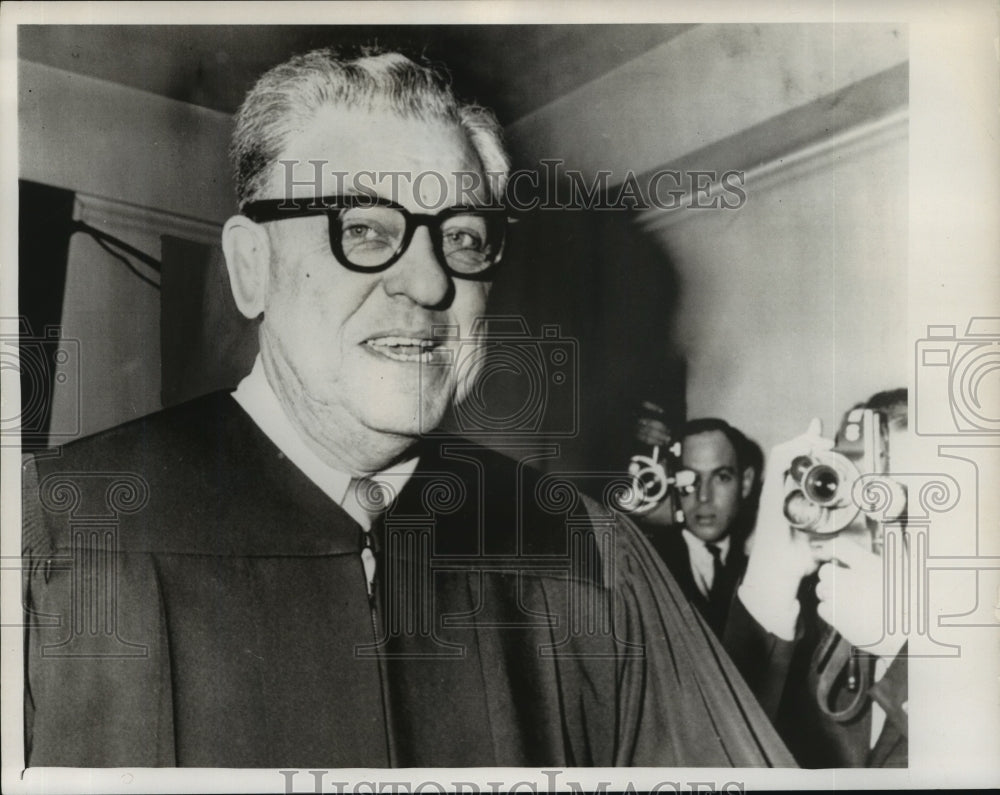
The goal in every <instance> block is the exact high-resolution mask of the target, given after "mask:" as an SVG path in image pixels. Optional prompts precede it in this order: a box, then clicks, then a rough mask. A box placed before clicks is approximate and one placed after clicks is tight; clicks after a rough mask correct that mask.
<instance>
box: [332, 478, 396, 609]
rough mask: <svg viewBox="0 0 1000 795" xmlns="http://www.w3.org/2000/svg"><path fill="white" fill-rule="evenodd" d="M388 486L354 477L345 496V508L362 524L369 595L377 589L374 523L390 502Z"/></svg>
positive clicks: (363, 551) (362, 551)
mask: <svg viewBox="0 0 1000 795" xmlns="http://www.w3.org/2000/svg"><path fill="white" fill-rule="evenodd" d="M389 496H390V495H389V493H388V487H387V486H385V485H384V484H381V483H378V482H377V481H374V480H372V479H371V478H367V477H363V478H352V479H351V482H350V484H349V485H348V487H347V494H346V495H345V496H344V502H343V505H342V507H343V509H344V510H345V511H347V513H349V514H350V515H351V516H352V517H353V518H354V519H356V520H357V522H358V524H360V525H361V530H362V534H361V565H362V566H364V570H365V580H366V581H367V584H368V596H369V598H371V596H372V595H373V594H374V592H375V591H374V589H375V568H376V564H375V552H376V551H377V548H376V542H375V536H374V535H373V533H372V524H373V523H374V522H375V520H376V519H378V517H379V516H380V515H381V514H382V512H383V511H384V510H385V508H386V507H387V506H388V504H389Z"/></svg>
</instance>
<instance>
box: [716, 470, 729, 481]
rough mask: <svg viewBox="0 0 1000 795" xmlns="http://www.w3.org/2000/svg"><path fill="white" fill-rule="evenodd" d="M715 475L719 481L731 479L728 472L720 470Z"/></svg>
mask: <svg viewBox="0 0 1000 795" xmlns="http://www.w3.org/2000/svg"><path fill="white" fill-rule="evenodd" d="M715 477H716V479H717V480H718V481H719V483H730V482H731V481H732V479H733V476H732V473H730V472H720V473H719V474H718V475H716V476H715Z"/></svg>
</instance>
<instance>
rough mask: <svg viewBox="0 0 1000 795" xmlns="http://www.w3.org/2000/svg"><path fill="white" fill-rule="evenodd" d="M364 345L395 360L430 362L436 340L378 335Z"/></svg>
mask: <svg viewBox="0 0 1000 795" xmlns="http://www.w3.org/2000/svg"><path fill="white" fill-rule="evenodd" d="M365 344H366V345H368V346H369V347H370V348H374V349H375V350H377V351H378V352H379V353H380V354H382V355H383V356H386V357H388V358H390V359H394V360H396V361H397V362H425V363H427V362H430V361H432V359H433V356H434V349H435V348H436V347H437V342H435V341H434V340H428V339H423V338H420V337H378V338H377V339H371V340H367V341H366V343H365Z"/></svg>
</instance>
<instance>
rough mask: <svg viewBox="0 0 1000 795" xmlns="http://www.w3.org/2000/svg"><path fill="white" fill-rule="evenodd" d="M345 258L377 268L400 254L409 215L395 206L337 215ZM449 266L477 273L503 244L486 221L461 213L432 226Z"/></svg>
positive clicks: (483, 268)
mask: <svg viewBox="0 0 1000 795" xmlns="http://www.w3.org/2000/svg"><path fill="white" fill-rule="evenodd" d="M332 220H335V221H336V223H335V224H332V225H331V232H333V231H334V230H337V229H339V238H340V247H341V250H342V251H343V253H344V257H345V258H346V259H347V261H348V262H350V263H351V264H352V265H356V266H357V267H360V268H377V267H379V266H381V265H384V264H385V263H386V262H388V261H389V260H391V259H392V258H393V257H394V256H396V255H397V253H398V252H399V250H400V248H401V247H402V245H403V243H404V242H405V241H406V236H407V222H406V216H405V215H404V214H403V213H402V212H400V211H399V210H397V209H394V208H392V207H382V206H376V207H354V208H351V209H347V210H343V211H341V212H340V213H337V214H336V216H335V219H332ZM429 228H430V230H431V234H432V235H436V236H437V237H438V239H437V240H435V245H436V246H438V247H439V249H440V251H441V253H442V254H443V256H444V258H445V260H446V261H447V263H448V266H449V267H450V268H452V269H453V270H455V271H456V272H459V273H477V272H479V271H482V270H485V269H486V268H488V267H489V266H490V265H492V264H493V262H494V260H495V259H496V254H497V253H498V252H499V247H500V244H501V242H502V241H500V240H496V239H495V238H496V237H497V234H496V232H491V226H490V224H488V223H487V221H486V219H485V218H484V217H483V216H482V215H479V214H476V213H457V214H455V215H449V216H447V217H444V218H443V219H442V220H441V221H440V222H439V223H436V224H435V223H432V224H429Z"/></svg>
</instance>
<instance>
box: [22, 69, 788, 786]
mask: <svg viewBox="0 0 1000 795" xmlns="http://www.w3.org/2000/svg"><path fill="white" fill-rule="evenodd" d="M235 121H236V128H235V135H234V140H233V148H232V152H233V161H234V167H235V172H236V182H237V191H238V196H239V202H240V213H239V214H238V215H235V216H233V217H232V218H230V219H229V221H228V222H227V223H226V225H225V228H224V231H223V241H222V242H223V249H224V253H225V256H226V262H227V266H228V269H229V274H230V280H231V286H232V290H233V294H234V297H235V299H236V304H237V306H238V307H239V309H240V311H241V312H242V313H243V314H245V315H246V316H247V317H250V318H259V319H260V328H259V341H260V355H259V357H258V359H257V362H256V364H255V365H254V368H253V370H252V372H251V373H250V374H249V375H248V376H247V377H246V378H245V379H244V380H243V381H242V382H241V383H240V385H239V387H238V388H237V389H236V391H235V392H234V393H228V392H223V393H217V394H213V395H208V396H206V397H203V398H199V399H197V400H194V401H192V402H190V403H187V404H184V405H182V406H179V407H176V408H172V409H168V410H167V411H164V412H161V413H159V414H155V415H152V416H150V417H144V418H141V419H139V420H136V421H134V422H132V423H129V424H127V425H125V426H121V427H119V428H114V429H111V430H109V431H106V432H103V433H101V434H98V435H96V436H93V437H90V438H88V439H83V440H80V441H77V442H74V443H73V444H70V445H67V446H66V447H65V448H63V450H62V451H60V452H59V453H58V454H56V455H39V456H36V457H34V458H32V459H30V460H29V461H28V462H27V463H26V466H25V468H24V491H25V499H24V523H25V529H24V544H25V572H26V574H25V605H26V610H27V615H28V625H29V626H28V630H27V640H26V661H27V675H26V698H25V717H26V732H25V735H26V756H27V762H28V764H29V765H60V766H113V767H125V766H181V765H185V766H201V767H272V768H274V767H317V768H340V767H349V768H363V767H371V768H385V767H439V766H440V767H469V766H490V767H496V766H499V767H516V766H528V767H537V766H546V765H558V766H610V765H648V766H654V765H655V766H661V765H662V766H713V767H719V766H732V765H735V766H757V765H768V764H777V765H787V764H790V763H791V760H790V757H789V756H788V754H787V751H785V749H784V748H783V746H782V745H781V743H780V741H779V740H778V739H777V737H776V735H775V734H774V732H773V729H772V728H771V727H770V725H769V723H768V721H767V719H766V717H765V716H764V714H763V713H762V711H761V710H760V708H759V707H758V705H757V704H756V702H755V700H754V698H753V695H752V694H751V693H750V691H749V690H748V689H747V688H746V686H745V684H744V683H743V682H742V680H741V679H740V678H739V676H738V675H737V674H736V672H735V669H734V668H733V666H732V664H731V662H730V661H729V660H728V659H726V658H725V655H723V654H721V653H720V651H719V649H718V647H717V646H716V645H714V644H713V643H712V642H711V641H710V639H709V638H707V637H706V636H705V635H704V633H702V632H701V627H700V626H698V624H697V622H696V621H693V620H692V617H691V615H690V613H689V612H688V611H686V610H685V609H684V608H683V604H684V598H683V596H682V595H681V594H680V592H679V591H678V589H677V587H676V584H675V583H674V582H673V580H672V579H671V577H670V576H669V574H668V573H667V572H666V571H665V569H664V568H663V567H662V565H661V564H660V563H659V562H658V561H657V560H656V559H655V554H654V553H653V552H652V550H651V549H650V548H649V546H648V544H646V542H645V540H644V539H643V538H642V537H641V535H640V534H639V533H638V532H637V531H636V529H635V527H634V526H633V525H632V524H631V523H630V522H629V521H628V520H627V519H623V518H622V517H621V516H620V515H618V514H616V513H615V512H614V511H612V510H609V509H608V508H606V507H603V506H599V505H597V504H596V503H594V502H592V501H591V500H589V499H587V498H585V497H583V496H581V495H579V494H577V493H573V494H569V495H568V496H567V492H566V491H565V490H563V491H560V492H559V493H558V494H547V493H545V492H544V490H543V489H542V488H541V480H540V478H541V476H540V475H539V474H538V473H537V472H534V471H533V470H532V469H531V468H530V467H526V466H522V464H521V463H519V462H515V461H512V460H510V459H508V458H505V457H503V456H501V455H499V454H497V453H495V452H492V451H489V450H486V449H484V448H482V447H479V446H477V445H475V444H472V443H471V442H469V441H467V440H465V439H461V438H457V437H449V436H444V435H438V434H434V433H431V431H433V430H434V429H435V427H436V426H437V425H438V424H439V423H440V422H441V420H442V418H443V417H444V416H445V413H446V410H447V409H448V408H449V406H450V405H451V404H452V402H453V401H454V400H456V399H460V397H461V393H462V391H463V385H462V384H460V383H458V381H459V376H458V374H459V372H460V371H461V367H460V363H459V362H457V361H456V360H457V358H458V353H459V351H460V350H465V351H468V350H469V349H470V348H473V347H474V345H473V344H472V343H474V342H475V341H470V340H469V339H463V338H462V335H468V334H469V333H470V329H473V328H475V327H477V325H478V321H479V320H480V319H481V317H482V316H483V314H484V312H485V308H486V298H487V295H488V293H489V290H490V284H491V281H492V279H493V277H494V275H495V273H496V269H497V268H498V267H499V266H500V263H501V258H502V254H503V251H504V241H505V235H506V216H505V213H504V212H503V210H502V209H499V208H500V200H501V199H502V193H503V181H504V179H505V176H506V173H507V169H508V160H507V155H506V153H505V152H504V150H503V147H502V144H501V140H500V130H499V125H498V124H497V122H496V120H495V118H494V117H493V115H492V114H491V113H490V112H489V111H486V110H484V109H483V108H480V107H476V106H469V105H462V104H460V103H459V102H458V101H457V100H456V98H455V97H454V95H453V93H452V91H451V88H450V86H449V85H448V82H447V79H446V78H445V77H444V76H443V75H442V74H441V73H440V72H438V71H435V70H434V69H432V68H430V67H428V66H425V65H422V64H418V63H415V62H414V61H412V60H410V59H408V58H406V57H404V56H402V55H399V54H396V53H371V52H362V53H361V54H360V55H358V56H354V57H342V56H340V55H339V54H337V53H334V52H331V51H326V50H323V51H316V52H313V53H309V54H307V55H304V56H299V57H296V58H293V59H291V60H290V61H289V62H287V63H285V64H282V65H280V66H277V67H275V68H274V69H272V70H271V71H269V72H268V73H267V74H265V75H264V76H263V77H262V78H261V79H260V81H259V82H258V83H257V85H256V86H255V87H254V88H253V89H252V90H251V92H250V93H249V95H248V97H247V99H246V101H245V102H244V104H243V106H242V108H241V109H240V111H239V113H238V114H237V116H236V120H235ZM286 167H290V170H289V169H288V168H286ZM380 175H384V178H383V177H382V176H380ZM420 175H429V178H426V179H424V178H421V177H420ZM488 176H490V177H493V178H491V179H487V177H488ZM465 386H467V385H465ZM563 497H566V499H563ZM109 508H110V510H109ZM102 517H103V518H102ZM81 600H82V601H81ZM91 607H93V608H94V610H91ZM98 610H99V611H103V612H99V615H100V617H101V626H100V627H98V628H95V631H89V630H90V628H91V627H90V624H88V622H93V620H94V619H93V616H95V615H98V612H97V611H98ZM96 630H99V631H96Z"/></svg>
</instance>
